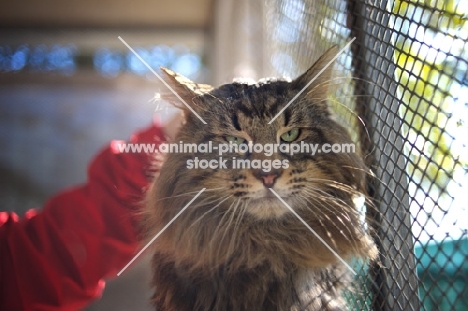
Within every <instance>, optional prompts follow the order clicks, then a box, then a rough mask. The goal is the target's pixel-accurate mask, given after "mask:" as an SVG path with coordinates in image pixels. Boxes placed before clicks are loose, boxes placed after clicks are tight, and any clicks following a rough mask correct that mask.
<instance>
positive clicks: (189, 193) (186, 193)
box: [155, 187, 225, 202]
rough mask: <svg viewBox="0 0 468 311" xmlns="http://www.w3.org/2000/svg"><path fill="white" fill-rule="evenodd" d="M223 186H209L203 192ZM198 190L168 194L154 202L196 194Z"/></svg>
mask: <svg viewBox="0 0 468 311" xmlns="http://www.w3.org/2000/svg"><path fill="white" fill-rule="evenodd" d="M224 188H225V187H219V188H211V189H206V190H205V191H204V192H205V193H208V192H211V191H216V190H221V189H224ZM198 192H200V190H194V191H190V192H185V193H181V194H177V195H172V196H169V197H164V198H160V199H158V200H156V201H155V202H160V201H163V200H168V199H174V198H180V197H183V196H193V195H194V194H197V193H198Z"/></svg>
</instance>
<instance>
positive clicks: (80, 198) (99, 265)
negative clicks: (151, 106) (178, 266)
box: [0, 127, 162, 311]
mask: <svg viewBox="0 0 468 311" xmlns="http://www.w3.org/2000/svg"><path fill="white" fill-rule="evenodd" d="M161 136H162V134H161V131H160V129H159V128H157V127H151V128H149V129H147V130H145V131H142V132H140V133H137V134H135V135H134V136H133V137H132V139H131V142H139V143H142V142H151V143H154V142H155V141H156V140H159V139H160V137H161ZM114 146H115V145H114ZM149 163H150V162H149V156H148V155H146V154H144V153H119V152H118V150H117V149H116V148H112V144H111V145H110V146H109V147H108V148H107V149H105V150H103V151H102V152H101V153H100V154H99V155H98V156H97V157H96V158H95V159H94V160H93V161H92V163H91V165H90V167H89V170H88V181H87V183H86V184H84V185H82V186H79V187H76V188H73V189H70V190H67V191H64V192H62V193H60V194H58V195H57V196H55V197H53V198H51V199H50V200H49V201H48V202H47V203H46V205H45V206H44V208H43V210H42V211H34V210H31V211H29V212H27V213H26V214H25V215H24V217H23V218H22V219H20V218H18V216H17V215H16V214H14V213H10V212H0V310H2V311H3V310H6V311H10V310H11V311H17V310H18V311H19V310H34V311H43V310H44V311H45V310H78V309H80V308H82V307H84V306H85V305H87V304H89V303H90V302H91V300H93V299H94V298H96V297H99V296H100V295H101V293H102V290H103V289H104V279H106V278H109V277H116V274H117V273H118V272H119V270H120V269H122V268H123V267H124V266H125V265H126V264H127V263H128V262H129V261H130V260H131V259H132V258H133V256H134V255H135V254H136V251H137V248H138V246H139V244H138V233H137V226H136V223H137V216H136V213H135V212H136V211H137V209H138V208H139V207H140V206H141V200H142V198H143V194H144V192H145V189H146V187H147V185H148V173H147V171H148V167H149Z"/></svg>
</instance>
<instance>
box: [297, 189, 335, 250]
mask: <svg viewBox="0 0 468 311" xmlns="http://www.w3.org/2000/svg"><path fill="white" fill-rule="evenodd" d="M300 197H301V198H302V199H303V200H304V201H305V202H306V207H308V208H311V209H313V210H314V211H316V215H317V216H318V221H319V223H320V225H321V226H322V228H323V229H324V230H325V232H326V234H327V236H328V238H329V239H330V241H331V242H332V245H333V247H334V248H335V249H336V247H337V244H336V241H335V239H334V238H333V236H332V234H331V233H330V231H329V230H328V229H327V227H326V226H325V224H324V223H323V220H322V219H323V217H326V218H327V219H328V220H329V221H331V219H330V218H329V217H328V216H326V215H324V214H323V213H320V211H319V209H318V207H317V206H316V204H314V203H313V202H311V200H317V199H316V198H315V197H313V196H311V197H302V196H300ZM307 203H308V204H307ZM309 204H310V205H309Z"/></svg>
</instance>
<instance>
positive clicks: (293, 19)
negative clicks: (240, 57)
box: [265, 0, 468, 311]
mask: <svg viewBox="0 0 468 311" xmlns="http://www.w3.org/2000/svg"><path fill="white" fill-rule="evenodd" d="M265 16H266V21H265V23H266V25H265V27H266V28H267V29H269V37H268V40H269V44H270V45H271V46H272V47H273V49H272V51H274V52H273V54H272V57H271V63H272V65H273V67H274V68H275V70H276V71H277V73H278V74H284V73H288V74H290V75H291V76H297V75H298V74H299V73H300V72H302V71H303V70H305V69H306V68H308V66H310V64H311V62H312V61H313V60H314V59H317V58H318V57H319V56H320V55H321V54H322V53H323V52H324V51H325V50H326V49H327V48H328V47H330V46H331V45H333V44H338V45H339V46H344V45H345V44H346V43H348V42H349V41H350V40H351V39H353V38H355V39H354V41H353V43H352V45H351V47H350V49H349V50H348V51H346V53H344V54H343V55H342V56H341V57H340V58H339V59H338V63H337V64H336V66H335V69H336V71H337V75H336V78H335V80H334V81H336V82H337V83H336V86H335V88H336V92H335V94H334V96H333V97H332V98H331V104H332V105H333V108H334V109H335V111H336V113H337V115H338V117H339V119H340V120H341V121H342V122H343V123H344V124H346V125H347V126H348V128H349V129H350V131H351V132H352V134H353V136H354V137H355V138H356V140H357V141H358V142H359V143H360V145H361V147H362V150H363V155H364V156H365V159H366V162H367V164H368V166H369V167H370V168H371V170H372V171H373V173H374V174H375V177H373V178H369V183H368V190H369V195H370V196H371V197H372V199H373V201H374V203H375V208H368V211H367V217H368V218H369V224H370V225H371V226H372V227H373V230H374V237H375V240H376V242H377V244H378V246H379V249H380V264H375V265H371V266H370V267H367V266H362V265H361V266H357V267H358V269H360V274H359V276H358V277H357V279H356V282H355V283H354V284H355V286H354V288H353V289H351V290H350V291H349V293H348V294H347V296H348V300H349V303H350V310H460V311H461V310H468V240H467V229H468V221H467V217H468V213H467V208H466V202H467V199H468V147H467V145H468V123H467V121H466V119H467V117H468V76H467V72H468V49H467V47H468V46H467V44H468V43H467V40H468V5H467V3H466V2H464V1H461V0H460V1H435V0H432V1H431V0H408V1H401V0H398V1H369V0H364V1H359V0H347V1H346V0H321V1H305V0H274V1H268V4H267V12H266V14H265ZM334 84H335V83H334ZM359 267H360V268H359Z"/></svg>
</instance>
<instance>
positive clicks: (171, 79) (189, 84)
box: [161, 67, 213, 110]
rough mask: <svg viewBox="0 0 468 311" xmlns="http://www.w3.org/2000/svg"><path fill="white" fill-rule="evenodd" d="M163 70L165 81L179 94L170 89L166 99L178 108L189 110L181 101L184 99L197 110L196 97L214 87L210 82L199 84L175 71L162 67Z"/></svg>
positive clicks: (165, 96)
mask: <svg viewBox="0 0 468 311" xmlns="http://www.w3.org/2000/svg"><path fill="white" fill-rule="evenodd" d="M161 71H162V72H163V78H164V81H165V82H166V83H167V84H168V85H169V86H170V87H171V88H172V90H173V91H174V92H175V93H176V94H177V95H176V94H173V93H172V92H171V91H168V92H167V94H166V95H164V99H166V100H167V101H168V102H170V103H171V104H172V105H174V106H175V107H177V108H180V109H183V110H187V109H188V108H187V107H186V106H185V104H184V103H183V102H182V101H181V99H183V100H184V101H185V103H186V104H187V105H190V107H192V108H193V109H194V110H197V109H196V108H197V107H196V106H197V103H195V102H194V100H193V99H194V98H196V97H198V96H201V95H203V94H206V93H208V92H209V91H211V90H212V89H213V87H212V86H211V85H208V84H197V83H195V82H193V81H191V80H190V79H188V78H186V77H184V76H183V75H180V74H178V73H177V72H175V71H172V70H170V69H167V68H164V67H161Z"/></svg>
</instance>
